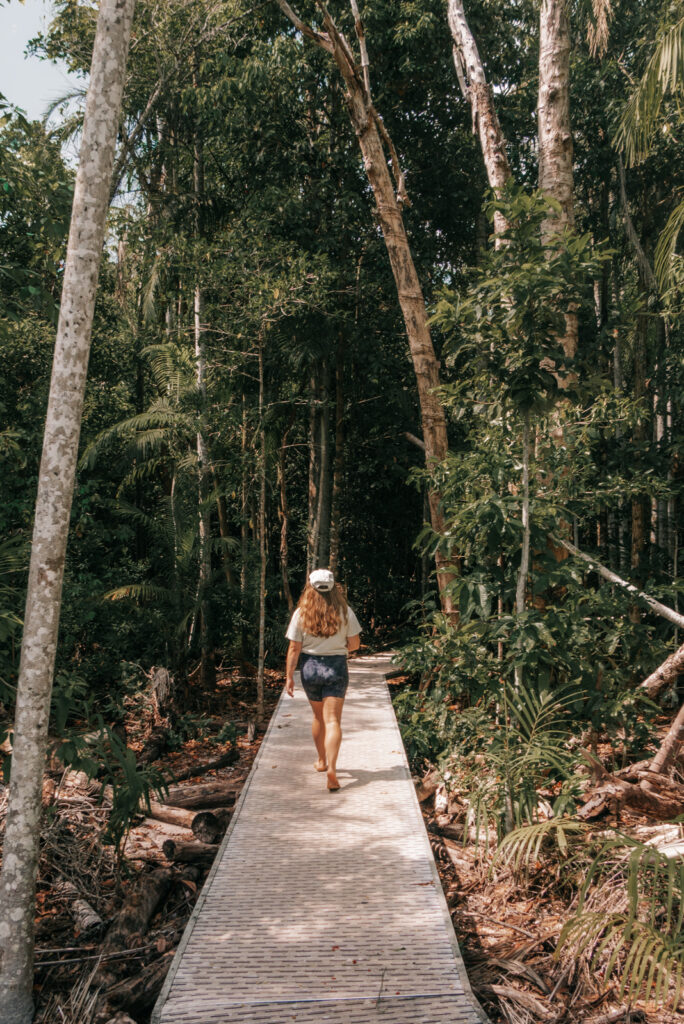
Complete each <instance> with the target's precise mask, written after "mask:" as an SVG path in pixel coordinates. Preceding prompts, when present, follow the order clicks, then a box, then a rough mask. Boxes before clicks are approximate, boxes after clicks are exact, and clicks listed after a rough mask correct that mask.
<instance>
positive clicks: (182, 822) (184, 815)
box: [140, 800, 197, 829]
mask: <svg viewBox="0 0 684 1024" xmlns="http://www.w3.org/2000/svg"><path fill="white" fill-rule="evenodd" d="M140 809H141V813H143V814H146V815H147V817H148V818H155V819H156V820H157V821H164V822H167V823H168V824H169V825H177V826H178V827H179V828H187V829H192V823H193V821H194V819H195V815H196V813H197V812H196V811H187V810H185V808H183V807H169V806H168V805H167V804H160V803H158V802H157V801H156V800H150V803H149V806H147V805H146V804H141V808H140Z"/></svg>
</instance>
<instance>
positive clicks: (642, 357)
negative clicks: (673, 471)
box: [630, 279, 649, 622]
mask: <svg viewBox="0 0 684 1024" xmlns="http://www.w3.org/2000/svg"><path fill="white" fill-rule="evenodd" d="M641 284H642V286H643V285H644V282H643V279H641ZM645 299H646V294H645V291H644V302H645ZM647 338H648V314H647V313H646V312H640V313H639V314H637V324H636V331H635V337H634V388H633V393H634V397H635V399H637V400H638V401H641V402H642V408H641V411H640V415H639V419H638V421H637V423H636V425H635V427H634V444H635V446H636V448H637V449H638V450H639V451H640V452H643V449H644V447H645V444H646V441H647V439H648V436H649V428H648V422H647V412H646V410H647V406H646V343H647ZM647 521H648V505H647V499H646V498H644V496H643V495H642V494H636V495H635V496H634V497H633V498H632V546H631V560H630V561H631V566H632V569H633V570H634V575H635V578H636V580H637V582H638V583H643V582H644V564H643V563H644V557H645V552H646V523H647ZM632 617H633V619H634V621H635V622H638V621H639V620H640V618H641V615H640V611H639V608H638V607H637V606H633V608H632Z"/></svg>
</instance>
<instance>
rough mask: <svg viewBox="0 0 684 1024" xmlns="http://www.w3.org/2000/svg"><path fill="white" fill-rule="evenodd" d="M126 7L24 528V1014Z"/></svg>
mask: <svg viewBox="0 0 684 1024" xmlns="http://www.w3.org/2000/svg"><path fill="white" fill-rule="evenodd" d="M134 6H135V0H101V3H100V9H99V14H98V21H97V30H96V34H95V43H94V49H93V58H92V65H91V72H90V85H89V88H88V96H87V100H86V110H85V119H84V124H83V137H82V143H81V156H80V161H79V168H78V173H77V177H76V187H75V191H74V202H73V209H72V215H71V228H70V232H69V242H68V248H67V257H66V265H65V270H64V284H63V287H62V301H61V308H60V316H59V324H58V327H57V338H56V343H55V354H54V361H53V368H52V380H51V383H50V395H49V400H48V410H47V417H46V423H45V435H44V440H43V454H42V459H41V465H40V472H39V477H38V495H37V500H36V514H35V521H34V528H33V546H32V551H31V564H30V570H29V583H28V591H27V597H26V611H25V616H24V637H23V643H22V652H21V664H20V669H19V683H18V688H17V706H16V717H15V723H14V755H13V766H12V782H11V787H10V803H9V811H8V816H7V826H6V832H5V842H4V858H3V865H2V874H1V875H0V1006H2V1013H3V1021H4V1022H5V1024H27V1022H28V1021H30V1020H31V1016H32V1012H33V999H32V970H33V918H34V903H35V879H36V871H37V863H38V838H39V836H38V831H39V819H40V807H41V783H42V775H43V765H44V760H45V744H46V740H47V727H48V716H49V710H50V693H51V689H52V677H53V671H54V662H55V650H56V645H57V631H58V626H59V613H60V605H61V595H62V582H63V577H64V559H65V555H66V544H67V535H68V529H69V515H70V512H71V502H72V497H73V489H74V478H75V473H76V460H77V454H78V441H79V434H80V426H81V413H82V409H83V395H84V390H85V381H86V374H87V368H88V355H89V351H90V336H91V329H92V322H93V311H94V307H95V294H96V290H97V279H98V273H99V266H100V260H101V257H102V247H103V243H104V234H105V225H106V219H107V210H108V206H109V187H110V182H111V177H112V167H113V163H114V150H115V146H116V137H117V130H118V126H119V115H120V111H121V99H122V95H123V88H124V82H125V70H126V57H127V54H128V44H129V39H130V32H131V23H132V19H133V10H134Z"/></svg>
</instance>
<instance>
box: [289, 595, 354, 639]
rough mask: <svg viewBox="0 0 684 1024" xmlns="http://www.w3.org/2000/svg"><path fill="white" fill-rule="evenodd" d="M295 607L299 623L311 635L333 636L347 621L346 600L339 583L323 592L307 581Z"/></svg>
mask: <svg viewBox="0 0 684 1024" xmlns="http://www.w3.org/2000/svg"><path fill="white" fill-rule="evenodd" d="M297 607H298V608H299V624H300V626H301V627H302V629H303V630H304V632H305V633H309V634H310V635H311V636H334V634H335V633H336V632H337V631H338V629H339V628H340V626H341V625H342V622H346V621H347V601H346V598H345V596H344V593H343V592H342V588H341V586H340V585H339V583H336V584H335V586H334V587H333V589H332V590H329V591H326V592H325V593H323V592H321V591H320V590H316V588H315V587H312V586H311V584H310V583H307V585H306V587H305V588H304V593H303V594H302V596H301V597H300V598H299V604H298V605H297Z"/></svg>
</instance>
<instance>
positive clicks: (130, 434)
mask: <svg viewBox="0 0 684 1024" xmlns="http://www.w3.org/2000/svg"><path fill="white" fill-rule="evenodd" d="M190 425H191V424H190V419H189V417H188V415H187V414H186V413H184V412H182V411H181V410H179V409H175V408H174V407H173V406H171V405H169V403H168V402H166V401H165V400H164V399H159V400H158V401H157V402H155V403H154V404H153V405H151V406H150V408H149V409H147V410H146V411H145V412H141V413H137V414H136V415H135V416H130V417H129V418H128V419H126V420H121V421H120V422H119V423H115V424H113V426H111V427H107V429H106V430H102V431H100V433H99V434H98V435H97V437H96V438H95V439H94V440H93V441H91V442H90V444H89V445H88V446H87V448H86V449H85V451H84V452H83V455H82V456H81V458H80V461H79V468H80V469H84V468H86V469H93V468H94V466H95V464H96V462H97V460H98V458H99V457H100V455H101V454H102V452H103V451H104V449H105V448H106V446H107V445H108V444H110V443H111V442H112V441H120V440H138V439H141V449H140V454H141V455H142V456H143V457H145V456H146V454H147V452H148V451H149V449H150V447H151V446H152V445H153V444H154V445H155V446H156V445H158V444H160V443H162V442H163V441H165V440H167V439H168V434H169V431H170V430H171V428H180V429H186V428H187V427H188V426H190ZM136 435H137V436H136Z"/></svg>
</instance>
